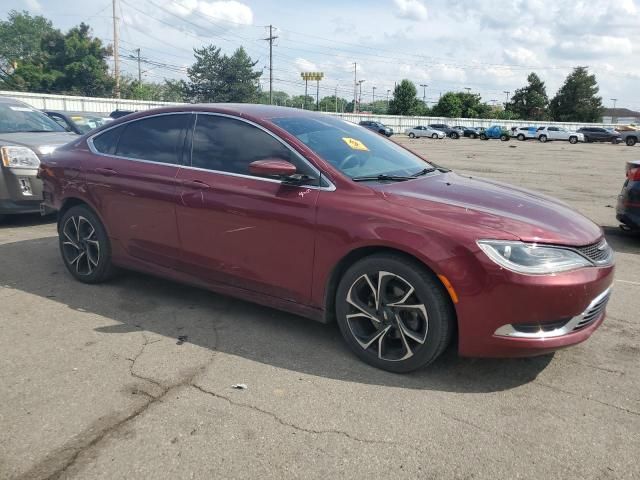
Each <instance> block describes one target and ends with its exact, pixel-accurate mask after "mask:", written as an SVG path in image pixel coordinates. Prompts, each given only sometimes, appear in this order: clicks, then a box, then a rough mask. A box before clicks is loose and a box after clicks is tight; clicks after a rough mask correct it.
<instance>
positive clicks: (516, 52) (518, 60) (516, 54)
mask: <svg viewBox="0 0 640 480" xmlns="http://www.w3.org/2000/svg"><path fill="white" fill-rule="evenodd" d="M503 54H504V58H505V60H507V62H508V63H512V64H517V65H537V64H538V63H540V62H539V61H538V56H537V55H536V54H535V53H534V52H532V51H531V50H529V49H528V48H524V47H515V48H510V49H505V50H504V52H503Z"/></svg>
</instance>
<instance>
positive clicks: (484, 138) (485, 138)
mask: <svg viewBox="0 0 640 480" xmlns="http://www.w3.org/2000/svg"><path fill="white" fill-rule="evenodd" d="M480 140H489V139H488V138H487V136H486V135H485V134H484V133H481V134H480Z"/></svg>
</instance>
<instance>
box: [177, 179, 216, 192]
mask: <svg viewBox="0 0 640 480" xmlns="http://www.w3.org/2000/svg"><path fill="white" fill-rule="evenodd" d="M182 186H183V187H187V188H194V189H196V190H207V189H208V188H211V186H210V185H209V184H207V183H204V182H201V181H200V180H182Z"/></svg>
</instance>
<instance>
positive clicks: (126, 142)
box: [116, 114, 190, 165]
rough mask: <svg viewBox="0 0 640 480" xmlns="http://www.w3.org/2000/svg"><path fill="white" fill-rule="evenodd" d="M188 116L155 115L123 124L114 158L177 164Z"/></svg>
mask: <svg viewBox="0 0 640 480" xmlns="http://www.w3.org/2000/svg"><path fill="white" fill-rule="evenodd" d="M189 117H190V114H178V115H158V116H155V117H149V118H143V119H141V120H135V121H133V122H131V123H128V124H126V125H125V129H124V132H122V135H121V136H120V141H119V142H118V147H117V149H116V155H118V156H120V157H128V158H135V159H139V160H147V161H151V162H158V163H168V164H174V165H175V164H178V163H180V157H181V155H182V146H183V143H184V134H185V131H186V128H187V124H188V121H189Z"/></svg>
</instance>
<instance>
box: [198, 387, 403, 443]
mask: <svg viewBox="0 0 640 480" xmlns="http://www.w3.org/2000/svg"><path fill="white" fill-rule="evenodd" d="M190 386H191V387H193V388H195V389H196V390H199V391H200V392H202V393H204V394H207V395H211V396H212V397H215V398H219V399H221V400H226V401H227V402H228V403H229V404H231V405H233V406H236V407H241V408H247V409H249V410H253V411H255V412H259V413H262V414H263V415H267V416H269V417H271V418H273V419H274V420H275V421H276V422H278V423H279V424H280V425H283V426H285V427H289V428H293V429H294V430H298V431H300V432H305V433H310V434H312V435H324V434H334V435H341V436H343V437H346V438H348V439H349V440H353V441H355V442H362V443H371V444H384V445H395V444H396V443H397V442H392V441H385V440H371V439H367V438H359V437H356V436H354V435H352V434H350V433H349V432H345V431H344V430H335V429H327V430H315V429H311V428H304V427H300V426H299V425H296V424H295V423H291V422H288V421H286V420H284V419H282V418H281V417H279V416H278V415H276V414H275V413H273V412H270V411H269V410H264V409H262V408H260V407H257V406H255V405H250V404H247V403H241V402H236V401H235V400H232V399H231V398H229V397H227V396H225V395H221V394H219V393H215V392H212V391H210V390H207V389H205V388H203V387H201V386H200V385H196V384H194V383H192V384H191V385H190Z"/></svg>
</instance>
